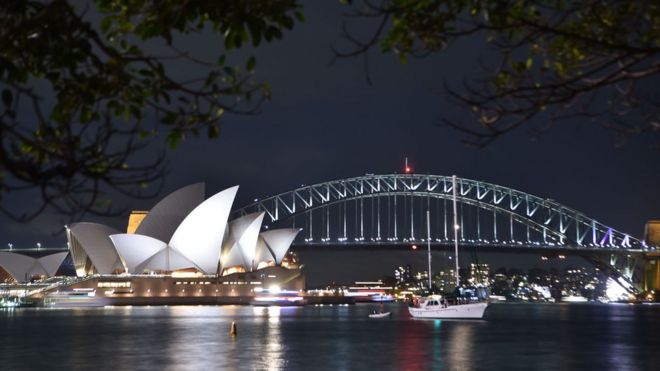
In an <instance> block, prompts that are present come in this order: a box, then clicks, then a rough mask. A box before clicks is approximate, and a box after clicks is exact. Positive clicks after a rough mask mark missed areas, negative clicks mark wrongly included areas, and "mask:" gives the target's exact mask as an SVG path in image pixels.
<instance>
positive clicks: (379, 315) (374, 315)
mask: <svg viewBox="0 0 660 371" xmlns="http://www.w3.org/2000/svg"><path fill="white" fill-rule="evenodd" d="M390 314H392V312H380V313H370V314H369V318H388V317H389V316H390Z"/></svg>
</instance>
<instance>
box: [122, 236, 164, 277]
mask: <svg viewBox="0 0 660 371" xmlns="http://www.w3.org/2000/svg"><path fill="white" fill-rule="evenodd" d="M110 239H111V240H112V243H113V244H114V245H115V247H116V248H117V252H119V256H120V257H121V259H122V262H123V263H124V266H125V267H126V270H127V271H128V273H132V274H135V273H142V271H143V270H144V269H142V270H138V267H140V266H141V265H144V263H145V262H146V261H147V260H148V259H149V258H151V257H153V256H154V255H156V253H158V252H159V251H161V250H164V249H165V248H167V244H166V243H165V242H163V241H160V240H157V239H155V238H152V237H149V236H143V235H139V234H113V235H111V236H110ZM163 270H165V269H163Z"/></svg>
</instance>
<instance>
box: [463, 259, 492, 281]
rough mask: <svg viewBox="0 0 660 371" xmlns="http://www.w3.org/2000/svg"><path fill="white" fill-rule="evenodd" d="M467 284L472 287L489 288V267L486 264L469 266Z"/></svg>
mask: <svg viewBox="0 0 660 371" xmlns="http://www.w3.org/2000/svg"><path fill="white" fill-rule="evenodd" d="M468 282H469V283H470V285H472V286H477V287H489V286H490V284H491V280H490V265H488V264H477V263H472V264H470V277H469V278H468Z"/></svg>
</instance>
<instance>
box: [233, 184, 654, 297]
mask: <svg viewBox="0 0 660 371" xmlns="http://www.w3.org/2000/svg"><path fill="white" fill-rule="evenodd" d="M456 187H457V190H456V191H457V192H456V195H457V203H458V210H457V214H458V215H457V220H458V223H457V225H455V226H454V223H453V208H452V197H453V196H452V193H453V184H452V177H451V176H439V175H423V174H389V175H373V174H367V175H365V176H360V177H355V178H349V179H340V180H333V181H329V182H324V183H318V184H314V185H303V186H301V187H300V188H297V189H294V190H291V191H288V192H284V193H280V194H277V195H274V196H271V197H268V198H264V199H260V200H255V202H254V203H252V204H250V205H248V206H245V207H243V208H240V209H237V210H235V211H234V212H233V214H232V217H238V216H241V215H245V214H248V213H252V212H264V213H265V214H266V216H265V219H264V224H265V225H266V227H271V226H272V227H279V226H293V227H297V228H301V229H302V232H301V234H300V235H299V236H298V240H297V241H296V246H297V247H298V248H305V247H307V246H309V247H314V246H334V247H342V246H343V247H363V248H378V247H388V246H392V247H394V246H406V245H408V246H410V245H413V244H427V243H428V238H427V235H428V233H427V227H430V243H431V245H432V246H433V247H434V248H443V247H448V246H450V245H452V244H453V242H454V228H455V229H456V237H457V239H458V240H459V243H460V244H461V246H462V247H464V248H465V247H473V248H475V249H480V250H487V251H490V252H520V251H523V252H525V251H526V252H539V253H543V254H549V255H552V254H555V255H556V254H562V255H563V254H570V255H578V256H581V257H583V258H585V259H587V260H588V261H590V262H591V263H593V264H594V265H596V267H598V268H599V269H601V270H603V271H604V272H605V273H607V274H608V275H610V276H611V277H613V278H615V279H617V280H618V281H619V283H621V284H622V285H623V286H624V287H625V288H626V289H628V290H629V291H630V292H631V293H635V294H637V293H639V292H640V290H643V289H644V282H643V281H644V275H645V269H647V268H646V267H645V265H648V264H647V263H648V262H649V260H654V261H655V262H656V263H657V251H658V250H657V248H658V247H657V246H647V244H646V243H645V242H644V241H642V240H640V239H637V238H634V237H632V236H631V235H629V234H627V233H625V232H622V231H618V230H616V229H614V228H612V227H609V226H607V225H604V224H603V223H600V222H598V221H597V220H595V219H593V218H591V217H589V216H587V215H585V214H583V213H581V212H580V211H577V210H575V209H572V208H570V207H568V206H565V205H562V204H560V203H559V202H557V201H555V200H552V199H544V198H541V197H538V196H534V195H531V194H528V193H525V192H521V191H518V190H515V189H512V188H508V187H505V186H500V185H496V184H491V183H486V182H481V181H476V180H470V179H464V178H457V179H456ZM427 211H428V212H429V215H430V218H429V219H430V221H427V218H426V213H427ZM232 217H230V218H232Z"/></svg>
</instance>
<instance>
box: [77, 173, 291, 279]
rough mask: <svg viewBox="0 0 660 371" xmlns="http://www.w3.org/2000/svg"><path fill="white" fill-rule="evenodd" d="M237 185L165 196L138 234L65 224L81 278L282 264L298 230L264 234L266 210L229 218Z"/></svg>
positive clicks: (211, 272) (216, 271) (190, 188)
mask: <svg viewBox="0 0 660 371" xmlns="http://www.w3.org/2000/svg"><path fill="white" fill-rule="evenodd" d="M237 192H238V186H235V187H231V188H228V189H225V190H223V191H221V192H219V193H216V194H215V195H213V196H211V197H209V198H208V199H206V200H205V199H204V185H203V184H202V183H198V184H193V185H190V186H187V187H184V188H181V189H179V190H177V191H175V192H173V193H171V194H170V195H169V196H167V197H165V198H164V199H163V200H161V201H160V202H159V203H158V204H156V206H154V207H153V208H152V209H151V210H150V211H149V212H148V213H147V214H146V216H145V217H144V219H143V220H142V221H141V222H140V224H139V226H138V227H137V229H136V230H135V233H121V232H119V231H117V230H114V229H112V228H110V227H107V226H104V225H101V224H95V223H76V224H73V225H71V226H68V227H67V230H66V232H67V239H68V243H69V249H70V251H71V256H72V258H73V261H74V265H75V268H76V273H77V274H78V276H81V277H82V276H86V275H90V274H103V275H108V274H121V273H128V274H144V273H150V272H158V273H168V272H175V271H180V270H189V271H196V272H198V273H201V274H204V275H220V276H222V275H227V274H229V273H230V272H231V273H236V272H253V271H255V270H256V269H258V268H259V267H266V266H275V265H279V264H281V263H282V260H283V258H284V256H285V255H286V253H287V251H288V249H289V247H290V245H291V243H292V242H293V240H294V239H295V237H296V235H297V234H298V232H299V230H298V229H277V230H270V231H264V232H261V229H262V221H263V217H264V213H256V214H250V215H245V216H242V217H240V218H238V219H235V220H232V221H228V218H229V214H230V212H231V207H232V204H233V202H234V198H235V197H236V193H237Z"/></svg>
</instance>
